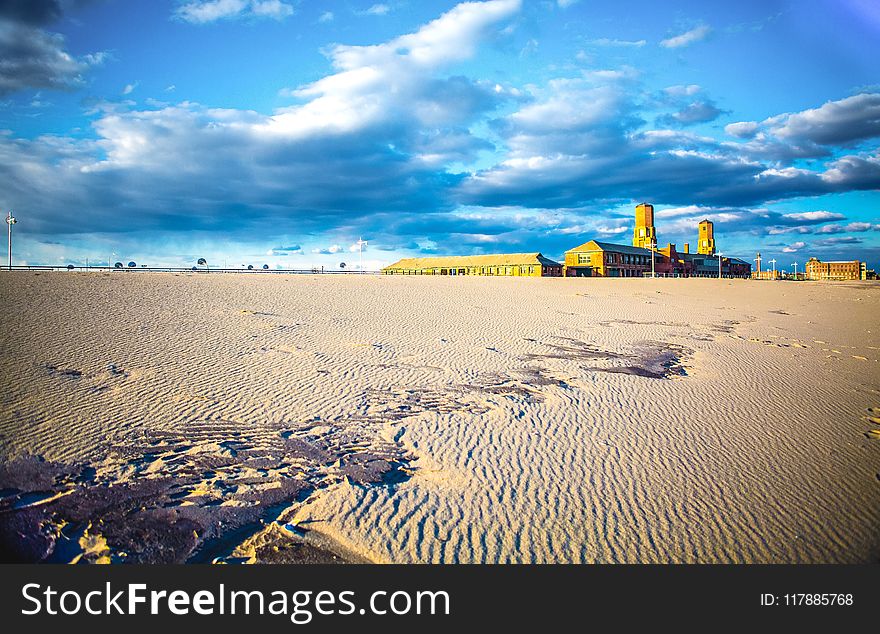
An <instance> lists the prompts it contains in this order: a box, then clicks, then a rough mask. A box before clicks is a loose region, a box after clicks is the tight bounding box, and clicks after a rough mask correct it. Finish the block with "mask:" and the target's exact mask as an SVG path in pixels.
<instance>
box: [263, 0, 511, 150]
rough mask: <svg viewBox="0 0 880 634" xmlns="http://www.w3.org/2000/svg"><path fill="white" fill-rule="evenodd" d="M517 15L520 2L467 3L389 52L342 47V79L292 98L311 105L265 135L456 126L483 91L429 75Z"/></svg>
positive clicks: (279, 116) (273, 122)
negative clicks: (390, 125) (410, 123)
mask: <svg viewBox="0 0 880 634" xmlns="http://www.w3.org/2000/svg"><path fill="white" fill-rule="evenodd" d="M519 7H520V0H492V1H490V2H483V3H462V4H459V5H458V6H456V7H454V8H453V9H451V10H450V11H448V12H447V13H445V14H443V15H442V16H440V17H439V18H437V19H436V20H434V21H432V22H429V23H428V24H426V25H424V26H423V27H421V28H420V29H419V30H418V31H417V32H415V33H410V34H407V35H403V36H400V37H397V38H395V39H393V40H391V41H389V42H386V43H384V44H377V45H373V46H346V45H336V46H334V47H333V48H332V49H330V50H329V51H328V55H329V57H330V59H331V61H332V63H333V66H334V67H335V68H336V69H337V72H336V73H335V74H333V75H328V76H327V77H324V78H322V79H320V80H318V81H316V82H314V83H311V84H308V85H306V86H301V87H299V88H297V89H295V90H292V91H290V94H291V95H293V96H295V97H297V98H299V99H305V100H307V103H305V104H303V105H298V106H292V107H290V108H285V109H283V110H281V111H279V112H278V113H276V114H275V115H274V116H273V117H271V119H270V120H268V121H267V122H266V123H265V125H262V126H260V130H262V131H263V132H265V133H266V134H273V135H274V134H282V135H285V136H292V137H297V136H303V135H307V134H313V133H317V132H321V133H332V134H340V133H350V132H353V131H355V130H359V129H363V128H364V127H366V126H369V125H373V124H376V123H378V122H379V121H389V122H391V121H393V122H397V123H399V122H400V120H401V118H403V119H410V120H412V119H415V120H417V121H419V122H420V123H421V124H423V125H428V126H437V125H448V124H450V123H454V122H455V120H456V119H457V117H458V116H459V114H460V113H461V110H462V108H467V107H468V106H469V105H470V104H472V103H473V102H474V99H479V98H481V97H480V96H479V95H478V94H477V93H478V92H479V91H480V90H481V89H480V88H479V87H478V86H475V85H473V84H470V83H468V82H462V81H461V80H460V79H456V78H454V77H453V78H450V79H448V80H445V82H438V81H437V80H434V79H433V76H432V74H431V73H432V72H433V71H435V70H437V69H440V68H442V67H445V66H448V65H449V64H452V63H454V62H458V61H463V60H465V59H468V58H470V57H471V56H473V54H474V52H475V50H476V46H477V45H478V44H479V42H480V41H481V40H482V39H483V37H484V36H485V34H486V32H487V30H488V29H489V28H490V27H491V26H493V25H495V24H496V23H498V22H499V21H501V20H503V19H505V18H508V17H510V16H511V15H513V13H515V12H516V11H517V10H518V9H519ZM486 90H489V88H487V89H486ZM475 91H476V92H475Z"/></svg>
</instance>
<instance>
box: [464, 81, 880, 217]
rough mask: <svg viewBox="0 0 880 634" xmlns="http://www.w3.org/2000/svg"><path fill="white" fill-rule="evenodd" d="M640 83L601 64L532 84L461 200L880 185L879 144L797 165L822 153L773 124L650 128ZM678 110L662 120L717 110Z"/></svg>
mask: <svg viewBox="0 0 880 634" xmlns="http://www.w3.org/2000/svg"><path fill="white" fill-rule="evenodd" d="M638 86H639V84H638V77H637V76H632V75H627V74H624V73H618V74H613V73H605V74H602V73H597V72H592V73H585V74H584V75H583V76H582V77H580V78H576V79H557V80H552V81H550V82H548V84H547V85H546V87H543V88H540V87H539V88H533V89H532V90H531V94H530V99H529V100H528V101H527V102H525V103H524V104H523V105H522V106H521V107H520V108H519V109H518V110H516V111H514V112H512V113H511V114H509V115H506V116H505V117H504V118H503V119H501V120H500V121H497V122H495V123H494V129H495V130H496V131H497V132H498V133H499V134H500V135H501V136H502V138H503V140H504V144H505V147H506V149H507V153H506V156H505V157H504V158H503V160H501V161H500V162H498V163H497V164H496V165H494V166H491V167H488V168H486V169H483V170H479V171H477V172H475V173H474V174H472V175H470V176H469V177H468V178H467V179H465V181H463V182H462V184H461V185H460V186H459V188H458V193H459V200H460V201H461V202H463V203H465V204H482V205H490V206H492V205H512V204H517V205H522V206H526V207H529V206H535V207H545V206H548V205H556V206H560V207H571V208H574V207H579V206H583V205H585V204H588V203H590V202H591V201H597V200H603V199H617V200H620V199H621V198H623V199H629V200H639V199H647V200H652V201H654V202H657V203H666V204H675V205H680V204H687V203H689V202H695V201H696V202H699V203H700V204H704V205H705V204H712V205H719V204H721V205H750V204H755V203H761V202H764V201H767V200H775V199H781V198H790V197H797V196H814V195H820V194H827V193H835V192H842V191H854V190H872V189H877V188H878V187H880V157H878V155H877V154H876V153H870V152H857V153H850V154H844V155H839V154H838V155H835V156H834V157H832V158H830V159H828V160H827V161H826V162H825V163H824V164H819V163H814V164H811V165H810V166H809V168H807V167H801V166H797V167H796V166H795V161H796V160H797V159H799V158H802V157H815V156H823V154H822V153H818V154H817V152H816V151H815V148H812V147H801V146H797V145H791V144H789V143H788V142H786V141H784V140H782V139H776V138H772V137H771V136H770V135H769V133H761V134H757V135H756V136H755V137H754V138H751V139H749V140H747V141H745V142H741V143H740V142H730V141H718V140H716V139H714V138H711V137H706V136H700V135H696V134H693V133H689V132H683V131H677V130H671V129H668V128H667V129H647V130H646V129H644V124H645V122H644V120H643V119H642V118H641V117H640V112H643V108H642V105H641V104H640V103H639V102H638V97H636V96H635V95H636V94H637V92H638V88H637V87H638ZM699 92H700V88H699V86H696V85H682V86H676V87H670V88H669V89H667V90H666V91H663V93H662V94H661V95H660V96H659V97H658V99H659V102H660V103H667V104H675V103H678V102H679V100H684V101H687V100H690V99H692V98H693V96H695V95H697V94H698V93H699ZM678 112H684V113H685V114H683V115H682V118H683V121H678V120H676V119H675V118H674V117H673V116H672V115H668V118H663V117H661V118H660V119H659V120H658V121H657V123H658V124H661V125H663V124H667V125H670V126H674V127H682V125H684V122H686V121H689V120H699V119H702V118H708V117H711V116H714V115H715V112H712V111H706V112H700V109H694V112H692V113H689V112H688V111H687V110H681V111H678ZM687 114H692V115H693V117H692V119H689V118H688V116H687ZM825 155H826V156H827V151H826V152H825Z"/></svg>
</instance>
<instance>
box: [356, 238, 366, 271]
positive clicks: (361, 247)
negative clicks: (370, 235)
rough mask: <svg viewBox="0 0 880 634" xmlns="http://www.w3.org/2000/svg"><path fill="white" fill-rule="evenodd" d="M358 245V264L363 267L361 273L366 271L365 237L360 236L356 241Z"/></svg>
mask: <svg viewBox="0 0 880 634" xmlns="http://www.w3.org/2000/svg"><path fill="white" fill-rule="evenodd" d="M355 244H357V245H358V266H359V267H360V269H361V273H363V272H364V247H365V246H366V244H367V241H366V240H364V239H363V238H358V241H357V242H355Z"/></svg>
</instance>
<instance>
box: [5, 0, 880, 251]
mask: <svg viewBox="0 0 880 634" xmlns="http://www.w3.org/2000/svg"><path fill="white" fill-rule="evenodd" d="M877 59H880V5H877V3H876V2H872V1H870V0H798V1H795V0H790V1H773V0H764V1H761V2H736V3H733V2H706V1H703V2H685V1H682V2H656V1H632V2H629V1H627V0H618V1H616V2H595V1H590V0H580V1H577V0H556V1H550V0H546V1H531V2H529V1H527V0H522V1H519V0H492V1H488V2H472V3H455V2H440V1H437V2H430V1H424V2H415V1H413V0H407V1H398V2H395V1H390V0H389V1H388V2H382V3H377V2H370V1H366V2H359V1H356V0H350V1H347V2H318V1H316V0H210V1H197V0H180V1H175V0H168V1H161V0H124V1H123V0H0V60H2V61H0V211H2V212H5V211H7V210H9V209H12V210H13V213H14V214H15V215H16V216H17V217H18V219H19V224H17V225H16V228H15V232H16V233H15V236H16V237H15V241H16V242H15V249H14V251H15V252H14V256H15V258H14V259H15V261H16V262H17V263H32V264H36V263H40V264H67V263H83V262H85V261H86V259H88V260H89V262H91V263H98V262H106V261H107V260H108V258H112V259H114V260H116V259H119V260H123V261H128V260H135V261H137V262H138V263H145V264H153V265H160V264H162V265H180V264H192V263H194V261H195V259H196V258H198V257H206V258H207V259H208V261H209V262H211V263H215V264H217V265H222V264H224V263H225V264H226V265H227V266H240V265H242V264H254V265H255V266H260V265H262V264H264V263H265V264H269V265H270V266H271V267H290V268H310V267H312V266H322V265H323V266H326V267H331V268H333V267H336V266H337V265H338V264H339V262H347V263H348V265H349V267H353V266H357V263H358V255H357V253H355V252H354V251H356V246H354V245H355V242H356V241H357V240H358V238H359V237H363V238H364V239H365V240H367V241H368V245H367V248H366V250H365V252H364V254H363V261H364V266H365V268H377V267H379V266H381V265H384V264H387V263H390V262H392V261H394V260H396V259H398V258H400V257H404V256H412V255H420V254H454V253H496V252H511V251H541V252H543V253H544V254H545V255H547V256H549V257H554V258H560V257H561V256H562V253H563V252H564V251H565V250H566V249H568V248H571V247H573V246H576V245H578V244H581V243H582V242H585V241H586V240H589V239H593V238H596V239H603V240H607V241H616V242H622V243H628V242H629V240H630V237H631V231H632V213H633V207H634V205H635V204H636V203H638V202H641V201H647V202H652V203H654V205H655V208H656V209H657V213H656V215H657V221H656V223H657V233H658V239H659V241H660V242H661V243H662V244H665V243H666V242H673V243H675V244H677V245H678V246H679V247H681V245H682V244H683V243H684V242H691V243H694V242H695V241H696V231H697V228H696V225H697V222H698V221H699V220H701V219H703V218H710V219H713V220H714V221H715V223H716V225H715V226H716V239H717V242H718V245H719V249H720V250H722V251H724V252H725V254H730V255H738V256H740V257H744V258H746V259H752V258H753V257H754V253H755V251H759V250H760V251H761V252H762V254H764V257H765V259H769V258H771V257H775V258H776V259H777V261H778V263H779V264H780V265H782V266H787V267H788V266H790V265H791V263H792V262H793V261H800V262H802V261H804V260H805V259H806V258H808V257H810V256H816V257H819V258H821V259H840V258H847V259H853V258H860V259H863V260H867V261H868V264H869V266H871V267H878V266H880V204H878V203H880V195H878V189H880V140H878V139H880V71H878V68H880V66H878V64H877V62H876V60H877Z"/></svg>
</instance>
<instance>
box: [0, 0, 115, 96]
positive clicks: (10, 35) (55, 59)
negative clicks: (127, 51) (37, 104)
mask: <svg viewBox="0 0 880 634" xmlns="http://www.w3.org/2000/svg"><path fill="white" fill-rule="evenodd" d="M61 15H62V5H61V3H60V2H58V1H57V0H54V1H53V0H34V1H33V2H2V3H0V97H2V96H5V95H8V94H10V93H14V92H17V91H20V90H24V89H28V88H37V89H51V90H70V89H73V88H76V87H78V86H81V85H82V84H83V82H84V75H85V73H86V71H87V70H88V69H89V68H90V67H91V66H96V65H98V64H101V63H103V62H104V60H105V59H106V54H105V53H103V52H97V53H93V54H89V55H84V56H82V57H75V56H73V55H71V54H70V53H68V52H67V51H66V50H65V41H64V38H63V37H62V36H61V35H59V34H57V33H52V32H49V31H47V30H45V28H43V27H46V26H48V25H49V24H51V23H52V22H54V21H56V20H57V19H59V18H60V17H61Z"/></svg>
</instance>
